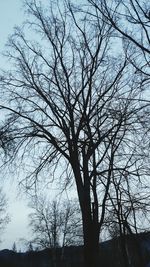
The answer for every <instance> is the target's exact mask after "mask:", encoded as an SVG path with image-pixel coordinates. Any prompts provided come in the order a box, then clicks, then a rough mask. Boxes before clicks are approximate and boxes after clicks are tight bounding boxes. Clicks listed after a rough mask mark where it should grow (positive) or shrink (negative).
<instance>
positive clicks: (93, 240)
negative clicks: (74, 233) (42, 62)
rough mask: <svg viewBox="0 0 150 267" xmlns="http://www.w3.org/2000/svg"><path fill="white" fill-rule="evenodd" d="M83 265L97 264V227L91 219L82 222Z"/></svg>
mask: <svg viewBox="0 0 150 267" xmlns="http://www.w3.org/2000/svg"><path fill="white" fill-rule="evenodd" d="M83 234H84V266H85V267H98V266H99V227H98V223H94V222H93V221H87V220H86V221H85V222H83Z"/></svg>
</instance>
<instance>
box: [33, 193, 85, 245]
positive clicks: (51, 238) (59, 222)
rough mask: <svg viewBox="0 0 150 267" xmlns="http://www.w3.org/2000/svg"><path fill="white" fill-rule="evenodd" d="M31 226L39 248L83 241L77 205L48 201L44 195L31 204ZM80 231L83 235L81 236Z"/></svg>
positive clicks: (34, 242)
mask: <svg viewBox="0 0 150 267" xmlns="http://www.w3.org/2000/svg"><path fill="white" fill-rule="evenodd" d="M30 206H31V207H32V209H33V212H32V213H31V214H30V215H29V219H30V224H29V225H30V227H31V229H32V231H33V235H34V236H35V238H34V239H33V240H32V241H31V242H32V244H36V245H37V246H39V248H54V249H56V248H57V247H65V246H67V245H76V244H81V243H82V231H81V218H80V213H79V209H78V207H77V205H75V204H71V203H66V202H64V201H63V202H62V203H58V202H57V201H56V200H55V201H52V202H50V201H48V200H47V201H46V200H45V199H44V198H43V197H39V198H38V199H36V202H33V203H31V205H30ZM79 233H80V234H81V236H80V237H79V236H78V235H79Z"/></svg>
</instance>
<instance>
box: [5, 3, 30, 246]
mask: <svg viewBox="0 0 150 267" xmlns="http://www.w3.org/2000/svg"><path fill="white" fill-rule="evenodd" d="M22 4H23V0H0V53H2V52H3V51H4V49H5V43H6V42H7V38H8V36H9V35H10V34H12V33H13V28H14V26H16V25H20V24H21V23H22V21H23V20H24V13H23V9H22ZM4 65H5V59H4V58H3V57H2V55H1V54H0V68H3V67H4ZM1 178H2V177H1ZM0 185H1V186H3V188H4V190H5V192H6V194H7V198H8V199H9V203H8V204H9V208H8V212H9V213H10V215H11V223H10V224H9V225H8V226H7V228H6V230H5V233H4V234H3V235H2V236H1V239H2V240H3V242H2V243H1V244H0V249H3V248H9V249H11V248H12V244H13V242H14V241H16V244H17V246H18V249H19V246H21V243H19V239H20V238H28V237H29V229H28V227H27V226H28V213H29V208H28V207H27V201H25V199H24V200H23V199H22V198H17V194H16V192H17V191H16V184H15V183H14V182H12V180H11V181H10V182H8V181H7V182H6V181H4V182H3V181H1V184H0Z"/></svg>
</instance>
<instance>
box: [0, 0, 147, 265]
mask: <svg viewBox="0 0 150 267" xmlns="http://www.w3.org/2000/svg"><path fill="white" fill-rule="evenodd" d="M26 5H27V9H28V14H30V15H31V16H33V20H32V19H30V21H29V22H28V23H29V25H30V27H31V28H33V30H34V29H35V32H36V35H34V37H35V39H36V40H35V39H34V40H28V38H27V37H26V36H25V33H24V32H23V31H21V30H20V29H18V28H17V29H16V31H15V33H14V35H13V36H12V37H11V38H10V40H9V51H8V57H9V59H11V60H12V61H13V62H14V64H15V65H14V69H13V71H11V72H7V73H3V75H2V76H1V93H2V96H3V92H4V91H5V94H4V95H5V97H4V96H3V98H2V100H1V105H0V108H1V110H2V111H3V112H5V114H6V115H7V116H6V120H5V121H4V122H2V123H1V133H2V137H3V139H2V140H4V143H5V147H9V143H12V141H13V146H11V148H12V149H13V155H15V156H16V157H17V155H18V157H17V159H18V162H20V161H21V162H22V160H23V159H24V163H26V165H27V175H26V177H25V180H24V181H25V185H26V187H27V188H28V189H29V188H31V187H33V186H35V187H36V186H37V183H38V182H39V179H40V178H41V177H42V179H43V177H51V178H50V180H49V181H53V180H55V181H56V177H58V173H60V170H61V169H62V174H61V175H59V177H60V179H61V181H65V183H64V184H65V186H67V185H68V184H69V183H70V182H71V181H72V178H74V181H75V184H76V189H77V194H78V199H79V204H80V208H81V213H82V222H83V237H84V256H85V266H86V267H91V266H94V267H95V266H98V257H99V235H100V232H101V228H102V226H103V223H104V219H105V211H106V204H107V202H108V201H109V192H110V190H111V187H112V185H113V183H112V179H113V176H114V174H115V176H116V175H118V173H119V172H124V173H126V172H127V173H128V174H132V175H133V173H134V177H135V180H136V182H137V183H138V179H139V177H140V179H145V173H146V170H145V169H146V167H147V166H146V160H145V159H147V158H148V155H145V154H144V153H142V156H141V154H140V152H141V150H140V149H139V143H141V144H142V142H143V140H144V138H145V136H147V124H144V122H145V119H144V118H143V112H144V110H146V106H145V102H144V103H143V102H142V101H140V100H142V97H143V95H142V93H143V92H142V90H141V86H140V84H139V80H138V75H135V67H134V65H133V64H130V60H129V56H128V47H126V49H122V48H120V47H118V49H117V51H116V44H115V42H114V40H117V39H115V38H117V37H115V34H114V33H115V30H114V27H113V25H112V24H111V23H109V20H108V19H107V18H106V17H104V15H103V14H102V13H101V15H100V16H99V15H98V13H97V12H98V11H97V10H98V9H97V6H95V5H94V6H91V8H92V12H95V13H94V14H95V15H94V16H93V13H92V14H91V13H90V12H91V10H90V12H89V7H88V6H87V5H85V6H83V7H82V9H81V8H79V7H78V6H73V5H71V3H70V2H68V1H63V2H61V4H60V3H59V2H58V1H57V4H55V2H53V3H52V5H51V6H50V8H46V7H44V6H43V5H42V4H40V3H39V2H38V1H26ZM30 18H31V17H30ZM37 34H38V37H37ZM28 35H29V34H28ZM31 36H33V34H32V35H31ZM41 42H42V45H40V43H41ZM118 51H119V52H118ZM147 114H148V111H147ZM143 125H144V127H143ZM5 133H7V134H5ZM6 136H7V138H6ZM4 137H5V138H4ZM146 140H148V138H147V139H146ZM13 158H14V156H13ZM29 158H32V164H31V163H30V161H29ZM19 159H20V161H19ZM60 166H61V168H60ZM137 170H138V171H137ZM143 170H144V171H143Z"/></svg>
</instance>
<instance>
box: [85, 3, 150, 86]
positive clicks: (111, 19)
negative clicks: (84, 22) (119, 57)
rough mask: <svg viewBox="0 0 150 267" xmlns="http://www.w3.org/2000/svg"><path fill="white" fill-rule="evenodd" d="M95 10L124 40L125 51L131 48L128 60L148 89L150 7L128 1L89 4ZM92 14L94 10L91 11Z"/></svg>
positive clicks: (149, 75)
mask: <svg viewBox="0 0 150 267" xmlns="http://www.w3.org/2000/svg"><path fill="white" fill-rule="evenodd" d="M88 2H89V4H90V5H91V6H92V7H94V8H96V10H97V14H96V13H95V12H93V16H97V17H99V18H100V20H101V16H103V19H104V20H105V21H107V23H108V24H109V25H112V27H113V28H114V30H115V32H116V34H117V36H118V39H120V38H121V40H122V45H123V48H124V49H125V50H126V49H127V47H128V59H129V61H130V62H131V63H132V64H133V65H134V67H135V68H136V72H137V73H138V74H139V73H140V74H142V76H141V84H142V86H143V87H144V88H145V87H147V84H148V83H149V79H150V71H149V67H150V64H149V58H150V31H149V29H150V4H149V3H148V1H146V0H144V1H139V0H128V1H126V2H125V1H122V0H119V1H116V0H113V1H111V2H109V1H106V0H98V1H95V0H88ZM90 10H92V9H90Z"/></svg>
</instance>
